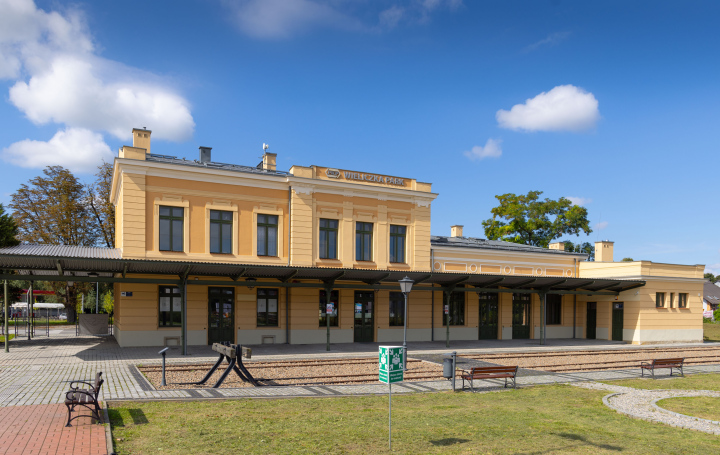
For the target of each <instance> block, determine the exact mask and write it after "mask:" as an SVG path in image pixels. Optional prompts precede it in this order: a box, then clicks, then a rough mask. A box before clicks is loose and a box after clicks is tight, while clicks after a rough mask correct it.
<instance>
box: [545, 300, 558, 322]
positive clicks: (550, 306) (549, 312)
mask: <svg viewBox="0 0 720 455" xmlns="http://www.w3.org/2000/svg"><path fill="white" fill-rule="evenodd" d="M561 310H562V296H560V295H558V294H548V295H546V296H545V323H546V324H549V325H550V324H561V323H562V322H561V319H560V316H561Z"/></svg>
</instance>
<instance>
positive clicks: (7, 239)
mask: <svg viewBox="0 0 720 455" xmlns="http://www.w3.org/2000/svg"><path fill="white" fill-rule="evenodd" d="M17 234H18V227H17V224H16V223H15V220H14V219H13V217H12V216H10V214H9V213H5V207H3V205H2V204H0V248H4V247H7V246H15V245H17V244H18V243H20V241H19V240H18V239H17V238H16V236H17Z"/></svg>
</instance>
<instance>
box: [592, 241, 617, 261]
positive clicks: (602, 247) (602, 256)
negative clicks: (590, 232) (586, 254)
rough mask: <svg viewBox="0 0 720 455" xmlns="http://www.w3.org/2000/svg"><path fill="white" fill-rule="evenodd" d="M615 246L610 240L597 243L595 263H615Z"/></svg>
mask: <svg viewBox="0 0 720 455" xmlns="http://www.w3.org/2000/svg"><path fill="white" fill-rule="evenodd" d="M614 244H615V242H611V241H610V240H601V241H599V242H595V262H613V245H614Z"/></svg>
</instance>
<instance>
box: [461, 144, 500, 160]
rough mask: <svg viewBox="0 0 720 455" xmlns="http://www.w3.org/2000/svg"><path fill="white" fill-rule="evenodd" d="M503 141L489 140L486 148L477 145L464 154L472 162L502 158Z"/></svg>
mask: <svg viewBox="0 0 720 455" xmlns="http://www.w3.org/2000/svg"><path fill="white" fill-rule="evenodd" d="M501 143H502V140H501V139H488V140H487V142H486V143H485V146H484V147H481V146H479V145H476V146H475V147H473V148H472V149H470V150H468V151H466V152H464V155H465V156H466V157H468V158H470V159H471V160H473V161H475V160H484V159H485V158H500V157H501V156H502V148H501V147H500V144H501Z"/></svg>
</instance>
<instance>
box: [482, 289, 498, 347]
mask: <svg viewBox="0 0 720 455" xmlns="http://www.w3.org/2000/svg"><path fill="white" fill-rule="evenodd" d="M478 299H479V300H480V324H479V325H478V328H479V330H478V331H479V333H478V339H479V340H497V338H498V293H496V292H479V293H478Z"/></svg>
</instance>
